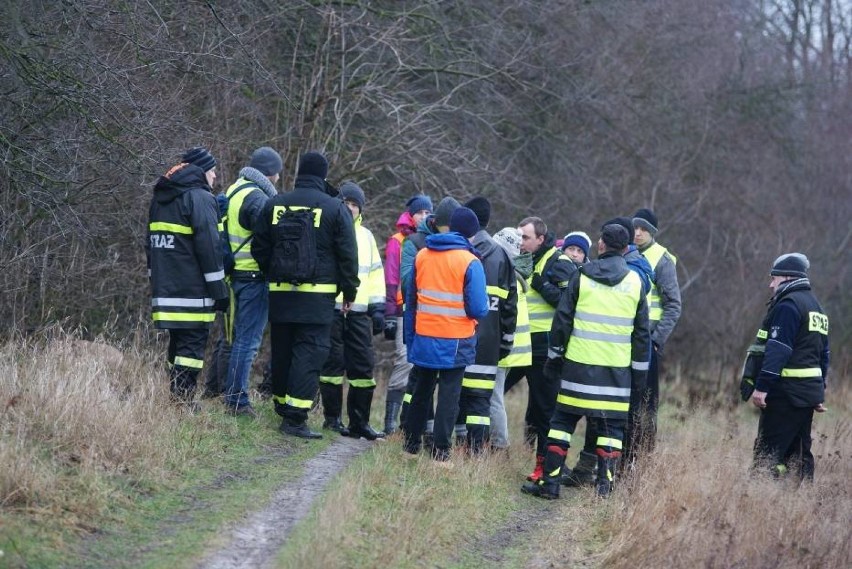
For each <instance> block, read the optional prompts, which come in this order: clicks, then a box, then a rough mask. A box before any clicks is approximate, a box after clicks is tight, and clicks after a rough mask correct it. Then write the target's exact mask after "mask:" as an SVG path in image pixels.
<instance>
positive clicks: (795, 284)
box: [766, 277, 811, 306]
mask: <svg viewBox="0 0 852 569" xmlns="http://www.w3.org/2000/svg"><path fill="white" fill-rule="evenodd" d="M797 290H811V281H810V280H808V278H807V277H803V278H800V279H795V280H792V281H787V282H783V283H781V284H780V285H778V289H777V290H776V291H775V294H774V295H773V296H772V298H770V299H769V302H767V303H766V304H768V305H769V306H775V305H776V304H778V303H779V302H780V301H781V299H783V298H784V297H785V296H787V295H788V294H790V293H791V292H796V291H797Z"/></svg>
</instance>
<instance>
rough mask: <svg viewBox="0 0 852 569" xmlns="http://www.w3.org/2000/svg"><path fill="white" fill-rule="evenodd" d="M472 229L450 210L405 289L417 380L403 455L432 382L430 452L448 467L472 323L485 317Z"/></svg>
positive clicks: (418, 427) (417, 439) (475, 225)
mask: <svg viewBox="0 0 852 569" xmlns="http://www.w3.org/2000/svg"><path fill="white" fill-rule="evenodd" d="M477 231H479V222H478V221H477V219H476V215H475V214H474V213H473V212H472V211H471V210H469V209H468V208H466V207H461V208H458V209H457V210H456V211H455V212H453V216H452V218H451V219H450V232H449V233H441V234H437V235H430V236H429V237H427V238H426V248H425V249H423V250H421V251H420V252H419V253H418V254H417V259H416V260H415V262H414V271H413V274H412V281H411V284H410V285H409V286H408V287H407V288H406V291H405V340H406V345H407V346H408V360H409V361H410V362H411V363H412V364H413V365H414V368H415V370H416V373H417V375H418V381H417V387H416V389H415V391H414V394H413V396H412V399H411V407H410V409H409V411H408V416H407V417H406V423H405V453H404V454H405V455H406V456H415V455H416V454H417V453H418V452H419V451H420V447H421V445H422V436H423V429H424V428H425V426H426V412H427V407H428V405H429V402H430V401H431V400H432V395H433V392H434V391H435V385H436V384H437V385H439V388H438V404H437V408H436V410H435V432H434V443H433V447H432V449H431V454H432V458H433V459H434V460H435V461H436V462H437V464H439V465H442V466H446V467H452V464H451V463H449V459H450V447H451V439H450V437H451V435H452V431H453V423H454V422H455V419H456V417H457V416H458V411H459V395H460V394H461V387H462V376H463V375H464V368H465V366H467V365H470V364H472V363H473V362H474V358H475V356H476V323H477V320H479V319H481V318H484V317H485V315H486V314H488V296H487V294H486V292H485V272H484V271H483V269H482V263H481V262H480V261H479V259H478V258H477V255H476V250H475V249H474V248H473V247H472V246H471V245H470V241H469V239H471V238H472V237H473V236H474V235H476V232H477Z"/></svg>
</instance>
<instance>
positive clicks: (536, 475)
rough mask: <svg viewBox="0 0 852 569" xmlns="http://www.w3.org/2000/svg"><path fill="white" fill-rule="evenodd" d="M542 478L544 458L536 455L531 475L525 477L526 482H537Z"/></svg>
mask: <svg viewBox="0 0 852 569" xmlns="http://www.w3.org/2000/svg"><path fill="white" fill-rule="evenodd" d="M542 478H544V456H542V455H540V454H537V455H535V468H534V469H533V471H532V473H531V474H529V475H527V480H529V481H530V482H538V481H539V480H541V479H542Z"/></svg>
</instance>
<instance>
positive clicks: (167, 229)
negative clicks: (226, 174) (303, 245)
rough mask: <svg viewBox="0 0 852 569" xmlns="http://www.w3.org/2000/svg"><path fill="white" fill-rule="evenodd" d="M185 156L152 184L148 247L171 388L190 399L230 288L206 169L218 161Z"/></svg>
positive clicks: (156, 319) (154, 312)
mask: <svg viewBox="0 0 852 569" xmlns="http://www.w3.org/2000/svg"><path fill="white" fill-rule="evenodd" d="M202 151H203V153H202ZM199 156H200V157H201V158H202V160H201V164H202V166H201V167H199V166H197V165H195V164H194V163H190V160H189V159H193V158H197V157H199ZM188 158H189V159H188ZM184 160H185V161H184V162H182V163H180V164H178V165H176V166H173V167H172V168H171V169H170V170H169V171H168V172H166V174H164V175H163V176H161V177H160V179H159V180H158V181H157V184H156V186H155V187H154V196H153V199H152V200H151V206H150V209H149V216H148V220H149V221H148V243H147V249H146V251H147V257H148V270H149V276H150V281H151V296H152V298H151V307H152V315H153V319H154V324H155V326H156V327H157V328H159V329H165V330H168V331H169V347H168V366H169V378H170V382H169V383H170V388H171V393H172V395H173V396H175V397H178V398H181V399H182V400H185V401H188V400H191V399H192V397H193V394H194V392H195V387H196V380H197V376H198V372H200V371H201V368H202V366H203V364H204V348H205V346H206V345H207V334H208V328H209V326H210V323H211V322H213V319H214V314H213V306H214V301H221V300H223V299H227V297H228V287H227V285H226V284H225V273H224V271H223V269H222V255H221V248H220V243H219V231H218V220H219V210H218V206H217V204H216V198H214V197H213V195H212V193H211V188H210V186H209V184H208V181H207V178H206V176H205V170H204V168H205V167H207V170H210V169H212V168H213V167H215V165H216V162H215V160H214V159H213V157H212V156H210V154H209V153H208V152H207V151H206V150H204V149H203V148H201V149H193V150H191V151H189V152H188V153H187V154H185V155H184Z"/></svg>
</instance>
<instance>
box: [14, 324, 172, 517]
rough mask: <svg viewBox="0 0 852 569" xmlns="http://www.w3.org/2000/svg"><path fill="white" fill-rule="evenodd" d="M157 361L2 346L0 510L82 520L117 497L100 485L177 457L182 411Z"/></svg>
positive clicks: (75, 349) (101, 346) (104, 349)
mask: <svg viewBox="0 0 852 569" xmlns="http://www.w3.org/2000/svg"><path fill="white" fill-rule="evenodd" d="M166 391H167V387H166V382H165V381H164V374H163V372H162V367H161V362H160V359H159V358H155V357H153V356H151V355H150V354H143V353H139V352H138V351H136V350H133V349H124V350H122V351H119V350H118V349H116V348H115V347H112V346H110V345H108V344H106V343H102V342H87V341H82V340H76V339H69V338H64V339H55V340H51V341H44V342H40V343H24V342H8V343H6V344H5V345H4V346H2V347H0V407H2V409H3V412H2V413H0V464H3V465H4V467H3V468H2V469H0V506H2V507H3V508H25V509H28V510H32V511H39V510H46V511H48V512H50V511H56V510H57V509H61V510H62V511H63V512H64V513H66V514H67V513H71V514H72V515H75V514H76V516H79V517H85V516H87V515H89V514H92V513H95V512H97V511H100V510H102V509H103V508H104V507H105V505H106V504H107V503H108V502H109V500H114V499H116V498H117V496H116V495H115V492H114V491H113V490H111V489H110V488H111V487H112V486H111V485H109V484H103V483H102V482H103V481H104V479H105V478H106V477H110V476H112V475H116V474H119V475H122V476H124V477H125V479H126V480H130V481H135V482H137V483H144V481H145V480H152V479H154V478H156V477H157V476H159V475H161V474H162V473H163V472H164V471H166V469H167V467H168V465H169V463H170V462H172V460H173V459H174V458H175V453H176V452H179V449H178V448H177V447H176V446H174V445H170V444H169V443H168V442H169V441H172V440H174V437H173V433H174V432H175V430H176V429H177V426H178V423H179V419H180V413H179V412H178V411H177V410H175V409H173V408H172V407H170V406H169V405H168V404H167V403H166V402H167V397H168V396H167V393H166Z"/></svg>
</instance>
